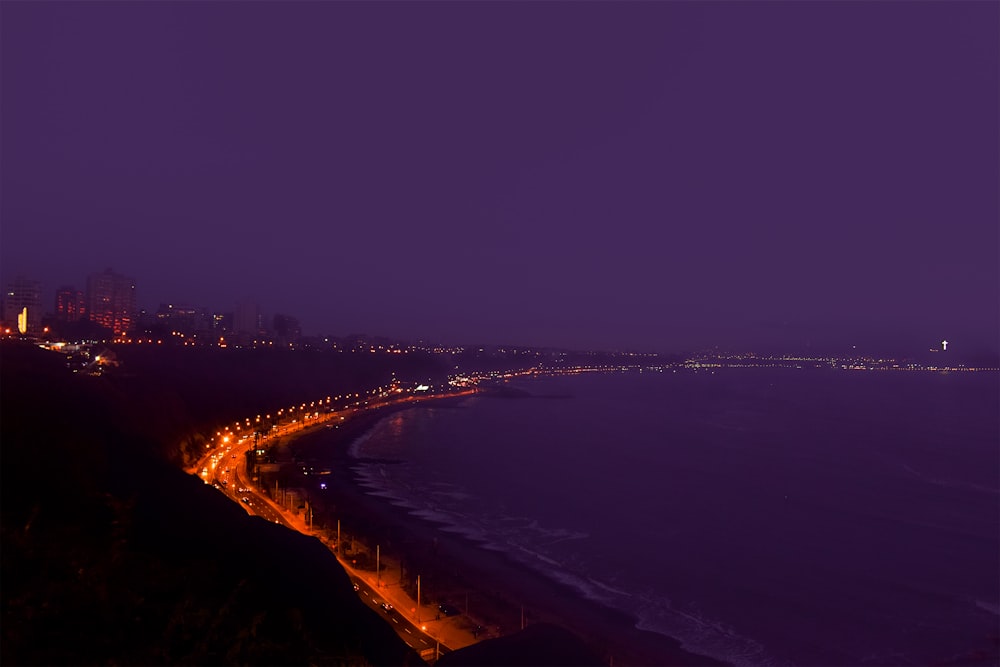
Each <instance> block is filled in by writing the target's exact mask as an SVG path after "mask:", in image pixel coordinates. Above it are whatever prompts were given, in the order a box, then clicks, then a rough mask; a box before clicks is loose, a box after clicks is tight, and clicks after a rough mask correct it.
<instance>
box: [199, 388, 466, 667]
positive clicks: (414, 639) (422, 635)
mask: <svg viewBox="0 0 1000 667" xmlns="http://www.w3.org/2000/svg"><path fill="white" fill-rule="evenodd" d="M472 393H475V390H474V389H467V390H464V391H460V392H453V393H446V394H431V395H422V396H412V395H409V396H401V397H396V398H392V399H390V400H383V401H365V402H363V403H362V402H358V403H356V404H355V405H356V407H355V408H353V409H345V410H341V411H334V412H329V413H326V414H325V415H323V417H320V418H317V419H315V420H314V421H313V422H312V423H308V424H307V423H305V422H298V423H293V424H289V425H285V426H281V427H278V428H276V429H275V430H274V433H273V434H272V435H271V436H270V439H273V441H274V442H277V440H278V438H279V437H280V436H284V435H289V434H292V433H297V432H300V431H303V430H305V429H306V428H309V427H313V426H319V425H320V424H322V423H323V422H328V421H338V422H340V421H344V420H346V419H348V418H350V417H352V416H354V415H355V414H357V413H358V412H361V411H365V410H373V409H376V408H380V407H386V406H389V405H398V404H402V403H413V402H422V401H426V400H430V399H433V398H444V397H453V396H461V395H467V394H472ZM228 440H229V439H228V438H226V439H224V441H223V443H222V444H220V445H218V446H217V447H216V448H215V449H212V450H210V451H208V452H207V453H206V454H205V455H204V456H203V457H202V458H201V459H200V460H199V461H198V463H197V465H196V466H195V467H194V471H195V473H194V474H197V475H199V477H200V478H201V479H202V480H203V481H204V482H205V483H206V484H212V485H213V486H215V487H216V488H217V489H219V490H220V491H222V492H223V493H224V494H225V495H226V496H228V497H229V498H230V499H232V500H233V501H234V502H236V503H238V504H239V505H240V506H241V507H242V508H243V509H244V510H246V512H247V513H248V514H250V515H254V516H259V517H261V518H263V519H265V520H267V521H272V522H274V523H277V524H280V525H282V526H285V527H286V528H289V529H291V530H296V531H298V532H301V533H303V534H306V535H309V534H311V532H310V531H309V529H308V527H307V526H305V524H302V525H301V526H299V525H296V523H297V522H296V521H295V518H290V517H288V516H287V515H286V514H285V513H284V512H283V511H282V510H281V509H280V508H279V507H278V506H277V505H275V504H274V503H272V502H271V500H270V499H269V498H267V497H266V496H264V495H263V494H261V493H260V492H259V491H258V490H257V489H256V488H255V487H254V486H253V485H252V484H251V483H250V482H249V481H248V479H249V475H247V473H246V453H247V452H248V451H249V449H250V447H251V446H253V444H254V443H253V441H252V440H251V439H250V438H241V439H238V440H237V441H236V442H229V441H228ZM301 521H302V519H298V522H301ZM328 546H329V545H328ZM330 551H331V554H332V555H333V556H334V557H335V558H337V560H338V562H340V563H341V565H342V566H343V567H344V569H345V571H348V572H350V571H351V568H350V567H349V566H348V565H347V564H345V563H344V562H343V561H341V560H340V558H339V556H337V554H336V552H335V551H334V550H333V548H330ZM351 578H352V580H353V581H354V586H355V590H356V591H357V592H358V595H359V597H360V598H361V599H362V601H364V602H365V604H367V605H368V606H369V607H371V608H372V609H374V610H375V611H376V612H378V613H379V614H380V615H382V616H383V617H384V618H385V619H386V622H388V623H389V624H390V625H391V626H392V628H393V630H395V631H396V633H397V634H398V635H399V636H400V637H401V638H402V639H403V641H405V642H406V643H407V644H408V645H409V646H410V647H411V648H412V649H414V650H415V651H417V653H419V654H420V656H421V657H422V658H424V659H425V660H430V661H433V660H435V659H436V658H437V657H438V656H439V655H440V654H442V653H447V652H450V651H452V650H453V648H452V647H449V646H446V645H444V644H441V643H440V641H439V640H438V639H437V638H435V637H433V636H432V635H430V634H428V632H427V631H426V630H427V625H426V624H424V623H421V624H419V625H418V623H417V622H416V619H415V618H414V619H411V618H409V617H408V614H406V613H405V612H401V611H399V610H398V609H396V608H395V607H393V605H392V604H390V603H389V601H388V600H387V599H386V598H385V596H384V595H383V594H380V593H379V592H378V591H376V590H375V588H374V587H372V586H371V585H370V584H369V583H368V582H367V581H365V580H364V578H362V577H355V576H352V577H351Z"/></svg>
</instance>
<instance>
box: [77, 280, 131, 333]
mask: <svg viewBox="0 0 1000 667" xmlns="http://www.w3.org/2000/svg"><path fill="white" fill-rule="evenodd" d="M87 317H88V318H89V319H90V321H91V322H94V323H96V324H99V325H100V326H102V327H104V328H105V329H110V330H111V331H113V332H114V334H115V335H116V336H121V335H123V334H125V333H127V332H128V331H129V330H130V329H131V328H132V326H133V325H134V324H135V317H136V306H135V281H134V280H133V279H132V278H128V277H126V276H123V275H119V274H117V273H115V272H114V271H112V270H111V269H106V270H105V271H104V272H103V273H93V274H91V275H89V276H87Z"/></svg>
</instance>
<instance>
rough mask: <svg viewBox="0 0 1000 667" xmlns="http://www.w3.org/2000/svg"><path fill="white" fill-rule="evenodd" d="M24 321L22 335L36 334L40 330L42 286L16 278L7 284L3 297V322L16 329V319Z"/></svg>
mask: <svg viewBox="0 0 1000 667" xmlns="http://www.w3.org/2000/svg"><path fill="white" fill-rule="evenodd" d="M23 315H26V317H22V320H24V322H23V323H24V325H25V331H24V332H23V333H37V332H39V331H41V329H42V284H41V283H40V282H38V281H37V280H28V279H27V278H23V277H21V276H18V277H17V278H15V279H14V280H12V281H10V282H9V283H7V290H6V291H5V292H4V295H3V321H4V322H5V323H6V324H7V326H8V327H11V328H13V327H17V326H18V323H19V320H18V317H20V316H23Z"/></svg>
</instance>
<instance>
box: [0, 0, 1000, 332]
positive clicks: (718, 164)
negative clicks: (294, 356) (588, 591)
mask: <svg viewBox="0 0 1000 667" xmlns="http://www.w3.org/2000/svg"><path fill="white" fill-rule="evenodd" d="M0 12H2V82H3V83H2V94H3V97H2V133H3V134H2V141H3V143H2V163H0V167H2V188H3V191H2V219H0V224H2V237H0V241H2V243H0V260H2V263H0V273H2V276H0V277H2V279H3V280H4V281H7V280H9V279H10V278H12V277H14V276H15V275H18V274H23V275H25V276H27V277H30V278H35V279H38V280H42V281H43V282H44V284H45V286H46V288H47V292H46V300H47V301H46V305H48V303H49V301H48V300H49V299H51V295H52V294H53V293H54V290H55V288H56V287H58V286H60V285H61V284H72V285H75V286H77V287H79V288H82V287H83V286H84V284H85V277H86V275H87V274H88V273H91V272H96V271H100V270H103V269H105V268H107V267H112V268H114V269H115V270H116V271H119V272H121V273H124V274H126V275H131V276H134V277H135V279H136V283H137V292H138V295H139V302H140V305H142V306H144V307H146V308H151V309H155V308H156V307H157V306H158V305H159V304H160V303H161V302H168V301H172V302H181V303H189V304H195V305H204V306H206V307H209V308H213V309H217V310H232V308H233V306H234V304H235V303H236V301H238V300H244V299H248V298H249V299H253V300H256V301H257V302H259V304H260V306H261V309H262V310H263V311H264V312H266V313H275V312H284V313H288V314H292V315H295V316H297V317H299V318H300V320H301V322H302V325H303V328H304V329H305V330H306V332H307V333H329V334H333V335H345V334H348V333H351V332H362V331H364V332H368V333H372V334H383V335H388V336H395V337H404V338H418V337H423V338H429V339H435V340H441V341H445V342H465V343H472V342H483V343H495V342H505V343H515V344H539V345H556V346H570V347H578V348H580V347H601V348H607V347H618V348H622V347H625V348H638V349H650V350H665V351H670V350H674V349H683V348H690V347H691V346H698V345H716V344H718V345H723V346H730V347H733V348H739V349H747V348H781V347H783V346H787V347H798V348H800V347H801V346H803V345H806V344H810V345H812V346H813V347H824V346H825V347H833V348H837V349H847V348H849V346H850V345H851V344H859V347H861V346H864V347H865V348H871V347H875V348H879V349H887V348H888V349H890V350H891V349H894V348H898V349H900V350H902V351H906V350H909V349H913V348H915V349H926V347H927V346H929V345H931V344H933V343H934V342H936V341H939V340H941V339H942V338H943V337H947V338H948V339H949V340H951V341H953V343H952V346H951V347H952V348H955V347H961V346H964V347H966V348H970V349H971V348H973V347H975V348H981V349H993V350H995V349H996V347H997V338H998V329H1000V324H998V322H1000V315H998V310H1000V307H998V302H1000V274H998V264H1000V262H998V253H1000V241H998V185H997V183H998V145H1000V137H998V120H997V119H998V65H997V63H998V61H1000V54H998V37H997V25H998V21H1000V4H998V3H996V2H980V3H975V2H950V3H945V2H942V3H935V2H871V3H868V2H832V3H817V2H797V3H792V2H786V3H782V2H768V3H764V2H760V3H755V2H744V3H733V4H727V3H693V2H677V3H666V2H664V3H648V2H647V3H632V4H624V3H582V2H581V3H516V2H502V3H495V4H490V3H468V4H459V3H410V4H392V3H369V4H345V3H321V2H304V3H297V4H288V3H280V4H279V3H267V2H214V3H185V2H163V3H138V2H108V3H88V2H74V3H69V4H61V3H55V2H46V3H30V4H29V3H26V2H4V3H2V5H0Z"/></svg>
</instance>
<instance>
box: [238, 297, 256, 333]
mask: <svg viewBox="0 0 1000 667" xmlns="http://www.w3.org/2000/svg"><path fill="white" fill-rule="evenodd" d="M233 331H235V332H236V333H245V334H252V335H254V336H256V335H257V334H258V333H260V309H259V308H257V304H256V303H254V302H253V301H243V302H241V303H238V304H236V310H235V311H233Z"/></svg>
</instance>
